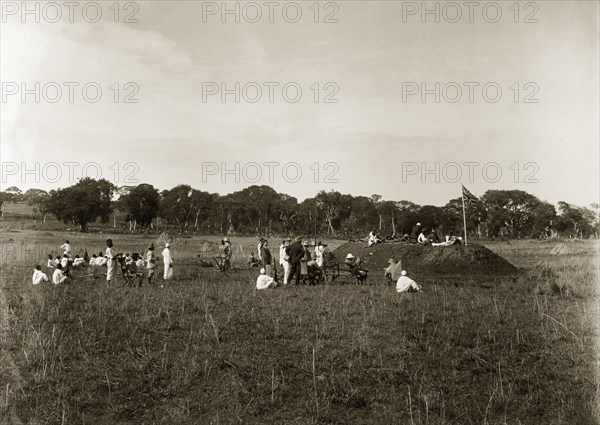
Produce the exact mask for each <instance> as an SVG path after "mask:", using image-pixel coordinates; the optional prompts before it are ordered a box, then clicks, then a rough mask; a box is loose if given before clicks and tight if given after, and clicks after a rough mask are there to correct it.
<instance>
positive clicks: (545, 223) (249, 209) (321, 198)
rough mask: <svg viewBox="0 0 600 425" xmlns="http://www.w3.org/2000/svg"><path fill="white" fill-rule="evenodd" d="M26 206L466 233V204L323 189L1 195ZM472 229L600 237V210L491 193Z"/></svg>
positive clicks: (158, 218)
mask: <svg viewBox="0 0 600 425" xmlns="http://www.w3.org/2000/svg"><path fill="white" fill-rule="evenodd" d="M18 201H26V202H27V203H29V204H30V205H32V206H33V207H34V210H35V211H36V213H37V214H40V216H41V218H42V219H43V220H44V221H45V217H46V216H47V215H48V214H52V215H54V216H55V217H56V218H57V219H58V220H60V221H62V222H64V223H67V224H72V225H77V226H79V229H80V230H81V231H82V232H85V231H87V230H88V227H89V225H90V224H93V223H95V222H98V221H99V222H102V223H109V222H111V221H113V223H112V224H113V226H115V227H116V226H117V217H120V218H121V219H120V220H119V222H120V223H123V220H124V221H125V223H126V224H125V225H126V226H128V229H127V230H128V231H131V232H145V231H149V230H155V231H156V230H162V229H169V230H171V231H177V232H180V233H205V234H220V235H226V234H227V235H242V234H251V235H292V234H294V235H296V234H304V235H311V234H313V232H314V231H315V227H316V232H317V233H318V234H319V235H328V236H341V237H353V236H361V237H364V236H365V235H366V234H367V233H368V232H369V231H372V230H375V231H376V232H379V233H380V234H381V235H382V236H384V237H392V236H396V237H400V236H402V235H403V234H405V233H409V232H410V229H411V227H412V226H413V225H414V224H415V223H416V222H421V224H422V225H423V226H424V228H426V229H427V230H431V229H435V230H437V231H439V233H440V234H441V235H445V234H450V233H453V234H455V235H460V234H462V228H463V217H462V200H461V198H460V197H458V198H454V199H451V200H449V201H448V203H447V204H446V205H444V206H442V207H439V206H433V205H423V206H421V205H417V204H415V203H413V202H410V201H406V200H402V201H389V200H383V199H382V197H381V196H380V195H372V196H370V197H366V196H353V195H348V194H341V193H339V192H336V191H330V192H325V191H321V192H319V193H318V194H317V195H316V196H315V197H313V198H308V199H305V200H304V201H302V202H298V200H297V199H296V198H294V197H292V196H289V195H287V194H285V193H278V192H276V191H275V190H273V189H272V188H271V187H269V186H250V187H247V188H245V189H243V190H241V191H238V192H234V193H231V194H228V195H219V194H216V193H208V192H204V191H201V190H197V189H194V188H192V187H191V186H189V185H179V186H176V187H174V188H172V189H169V190H163V191H162V192H161V191H159V190H158V189H156V188H155V187H154V186H152V185H150V184H140V185H138V186H125V187H116V186H114V185H113V184H112V183H110V182H108V181H107V180H104V179H101V180H94V179H91V178H84V179H82V180H80V181H79V182H77V183H76V184H74V185H73V186H70V187H67V188H64V189H58V190H52V191H50V192H46V191H44V190H41V189H29V190H27V191H26V192H25V193H20V191H19V190H18V189H17V188H15V187H12V188H9V189H7V190H6V191H5V192H0V205H1V203H3V202H18ZM466 219H467V232H468V233H469V234H470V235H472V236H473V235H477V236H480V237H509V238H517V237H531V238H543V237H551V236H560V237H578V238H588V237H598V233H599V230H600V223H599V217H598V205H597V204H594V205H592V206H591V207H589V208H588V207H578V206H575V205H572V204H569V203H567V202H563V201H561V202H559V203H558V210H557V209H556V208H555V206H554V205H552V204H550V203H548V202H545V201H541V200H539V199H538V198H536V197H535V196H534V195H531V194H529V193H527V192H524V191H520V190H488V191H487V192H485V194H484V195H483V196H482V197H481V198H479V200H478V201H476V202H471V203H467V204H466Z"/></svg>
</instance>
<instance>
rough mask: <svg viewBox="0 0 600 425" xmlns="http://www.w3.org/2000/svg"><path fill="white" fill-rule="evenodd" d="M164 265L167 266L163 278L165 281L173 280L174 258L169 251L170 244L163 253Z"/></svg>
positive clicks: (166, 245)
mask: <svg viewBox="0 0 600 425" xmlns="http://www.w3.org/2000/svg"><path fill="white" fill-rule="evenodd" d="M162 257H163V264H164V266H165V272H164V276H163V278H164V279H165V280H168V279H171V278H172V277H173V257H171V250H170V249H169V244H168V243H166V244H165V249H163V252H162Z"/></svg>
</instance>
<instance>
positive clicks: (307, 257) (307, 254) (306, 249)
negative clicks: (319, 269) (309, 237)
mask: <svg viewBox="0 0 600 425" xmlns="http://www.w3.org/2000/svg"><path fill="white" fill-rule="evenodd" d="M310 260H312V254H311V253H310V241H304V261H310Z"/></svg>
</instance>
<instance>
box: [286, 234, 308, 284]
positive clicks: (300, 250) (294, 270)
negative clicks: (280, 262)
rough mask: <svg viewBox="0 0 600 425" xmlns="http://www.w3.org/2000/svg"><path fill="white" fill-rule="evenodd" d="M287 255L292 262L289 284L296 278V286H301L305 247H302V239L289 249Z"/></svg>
mask: <svg viewBox="0 0 600 425" xmlns="http://www.w3.org/2000/svg"><path fill="white" fill-rule="evenodd" d="M286 252H287V255H288V258H289V260H288V261H289V262H290V274H289V280H288V283H290V282H291V281H292V279H294V276H296V285H300V261H301V260H302V258H303V257H304V247H303V246H302V238H300V237H298V238H296V240H295V241H294V243H292V244H290V246H288V248H287V251H286Z"/></svg>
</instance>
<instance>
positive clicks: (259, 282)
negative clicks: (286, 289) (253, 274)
mask: <svg viewBox="0 0 600 425" xmlns="http://www.w3.org/2000/svg"><path fill="white" fill-rule="evenodd" d="M266 273H267V271H266V270H265V269H260V275H259V276H258V277H257V278H256V289H270V288H275V287H276V286H277V282H275V280H274V279H273V278H272V277H271V276H268V275H267V274H266Z"/></svg>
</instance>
